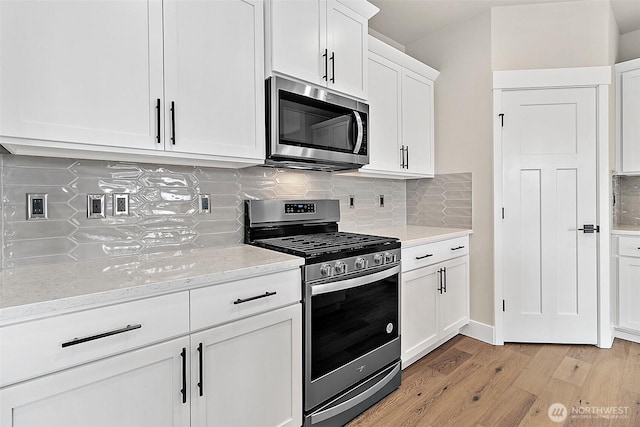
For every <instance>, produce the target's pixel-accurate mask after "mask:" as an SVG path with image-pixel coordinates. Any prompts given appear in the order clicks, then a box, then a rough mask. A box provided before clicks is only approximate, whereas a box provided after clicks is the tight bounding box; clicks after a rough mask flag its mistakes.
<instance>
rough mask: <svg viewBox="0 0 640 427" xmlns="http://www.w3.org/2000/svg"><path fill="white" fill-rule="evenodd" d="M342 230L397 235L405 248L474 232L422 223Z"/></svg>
mask: <svg viewBox="0 0 640 427" xmlns="http://www.w3.org/2000/svg"><path fill="white" fill-rule="evenodd" d="M342 231H355V232H358V233H365V234H373V235H378V236H387V237H395V238H397V239H400V241H401V242H402V247H403V248H408V247H411V246H418V245H424V244H425V243H432V242H438V241H440V240H446V239H454V238H456V237H464V236H468V235H469V234H473V230H470V229H466V228H444V227H426V226H421V225H402V226H397V227H385V228H358V229H357V230H342Z"/></svg>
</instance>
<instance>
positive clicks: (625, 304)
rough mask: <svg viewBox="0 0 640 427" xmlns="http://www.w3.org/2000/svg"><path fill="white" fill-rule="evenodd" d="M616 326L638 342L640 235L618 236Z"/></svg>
mask: <svg viewBox="0 0 640 427" xmlns="http://www.w3.org/2000/svg"><path fill="white" fill-rule="evenodd" d="M618 328H619V329H623V332H626V333H628V334H630V335H631V336H625V337H623V338H630V339H633V340H634V341H637V342H640V237H627V236H620V237H618ZM634 335H635V337H634Z"/></svg>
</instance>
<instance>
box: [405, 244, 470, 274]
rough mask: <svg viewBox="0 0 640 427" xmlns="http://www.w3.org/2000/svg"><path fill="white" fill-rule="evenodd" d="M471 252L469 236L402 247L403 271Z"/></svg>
mask: <svg viewBox="0 0 640 427" xmlns="http://www.w3.org/2000/svg"><path fill="white" fill-rule="evenodd" d="M468 253H469V237H467V236H465V237H457V238H455V239H449V240H442V241H440V242H434V243H427V244H425V245H419V246H412V247H410V248H406V249H402V271H403V272H405V271H411V270H414V269H416V268H420V267H426V266H428V265H432V264H436V263H439V262H442V261H446V260H448V259H451V258H456V257H459V256H463V255H467V254H468Z"/></svg>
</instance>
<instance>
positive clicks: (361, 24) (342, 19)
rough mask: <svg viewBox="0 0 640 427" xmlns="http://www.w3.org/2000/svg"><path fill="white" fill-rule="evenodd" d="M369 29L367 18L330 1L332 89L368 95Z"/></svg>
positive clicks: (362, 96) (328, 8) (332, 0)
mask: <svg viewBox="0 0 640 427" xmlns="http://www.w3.org/2000/svg"><path fill="white" fill-rule="evenodd" d="M368 31H369V30H368V21H367V19H366V18H364V17H362V16H360V15H358V14H357V13H356V12H354V11H353V10H351V9H349V8H348V7H346V6H345V5H343V4H341V3H338V1H337V0H327V46H328V48H329V66H328V67H329V88H330V89H333V90H337V91H340V92H343V93H346V94H348V95H352V96H355V97H358V98H362V99H366V98H367V89H368V85H367V82H368V76H367V52H368V38H367V37H368ZM332 58H333V59H332Z"/></svg>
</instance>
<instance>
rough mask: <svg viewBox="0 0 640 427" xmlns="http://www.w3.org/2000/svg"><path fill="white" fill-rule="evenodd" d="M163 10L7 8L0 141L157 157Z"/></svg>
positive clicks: (100, 5) (127, 6) (113, 4)
mask: <svg viewBox="0 0 640 427" xmlns="http://www.w3.org/2000/svg"><path fill="white" fill-rule="evenodd" d="M161 14H162V3H160V2H157V1H127V2H122V1H100V2H82V1H3V2H1V3H0V76H1V77H0V93H2V97H1V99H0V134H1V135H2V136H6V137H16V138H31V139H37V140H46V141H65V142H74V143H82V144H103V145H110V146H122V147H132V148H147V149H159V148H161V147H160V146H159V144H157V140H156V136H157V114H156V112H155V107H156V99H160V98H162V15H161Z"/></svg>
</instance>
